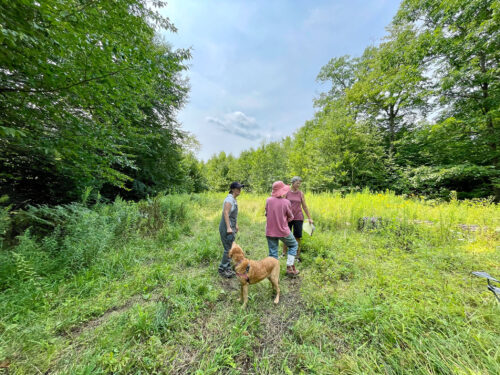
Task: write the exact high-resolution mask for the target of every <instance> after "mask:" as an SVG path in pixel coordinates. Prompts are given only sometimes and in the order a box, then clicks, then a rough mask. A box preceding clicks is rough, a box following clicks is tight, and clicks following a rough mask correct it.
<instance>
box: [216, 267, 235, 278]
mask: <svg viewBox="0 0 500 375" xmlns="http://www.w3.org/2000/svg"><path fill="white" fill-rule="evenodd" d="M219 275H220V276H221V277H224V278H226V279H230V278H231V277H234V276H235V275H236V273H235V272H234V271H233V270H232V269H227V270H223V271H219Z"/></svg>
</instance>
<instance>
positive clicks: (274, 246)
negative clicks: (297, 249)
mask: <svg viewBox="0 0 500 375" xmlns="http://www.w3.org/2000/svg"><path fill="white" fill-rule="evenodd" d="M266 238H267V246H268V247H269V256H270V257H273V258H276V259H278V247H279V239H278V238H277V237H268V236H266Z"/></svg>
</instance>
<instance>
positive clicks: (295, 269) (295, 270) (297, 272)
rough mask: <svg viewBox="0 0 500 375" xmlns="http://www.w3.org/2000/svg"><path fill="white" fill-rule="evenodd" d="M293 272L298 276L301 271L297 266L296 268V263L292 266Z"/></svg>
mask: <svg viewBox="0 0 500 375" xmlns="http://www.w3.org/2000/svg"><path fill="white" fill-rule="evenodd" d="M292 269H293V272H294V273H295V276H297V275H298V274H299V273H300V272H299V270H298V269H297V268H295V264H294V265H293V266H292Z"/></svg>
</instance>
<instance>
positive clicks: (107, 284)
mask: <svg viewBox="0 0 500 375" xmlns="http://www.w3.org/2000/svg"><path fill="white" fill-rule="evenodd" d="M223 198H224V194H214V193H212V194H193V195H182V194H179V195H158V196H157V197H155V198H151V199H149V200H143V201H140V202H138V203H134V202H127V201H123V200H120V199H117V200H116V201H115V202H114V203H111V204H104V203H96V204H88V203H73V204H69V205H63V206H56V207H54V208H48V207H45V206H41V207H38V208H31V209H29V210H27V211H20V212H17V213H16V214H15V215H13V217H12V218H9V217H7V216H6V214H3V216H2V217H1V218H0V219H1V220H0V222H1V223H2V225H3V227H2V228H3V229H5V228H14V229H15V231H16V232H15V233H14V234H16V238H15V239H10V240H9V239H8V238H5V240H4V243H3V247H4V249H3V250H2V251H1V252H0V365H1V367H2V368H0V374H9V375H10V374H221V373H222V374H498V373H500V334H499V333H500V304H499V303H498V302H497V301H496V300H495V298H494V296H493V294H492V293H491V292H489V291H488V290H487V289H486V281H485V280H484V279H480V278H477V277H474V276H472V275H471V271H487V272H489V273H490V274H491V275H492V276H494V277H496V278H500V209H499V207H498V206H497V205H495V204H493V203H491V202H490V201H488V200H476V201H457V200H454V199H452V200H451V201H450V202H441V201H434V200H428V199H427V200H426V199H423V198H419V197H412V198H404V197H401V196H397V195H394V194H392V193H390V192H387V193H382V194H373V193H369V192H367V191H365V192H360V193H352V194H346V195H339V194H327V193H324V194H306V199H307V203H308V205H309V207H310V209H311V213H312V216H313V219H314V220H315V224H316V226H317V229H316V232H315V233H314V234H313V236H312V237H309V236H308V235H307V234H304V239H303V244H302V245H303V253H302V258H303V261H302V263H299V265H298V268H299V270H300V271H301V274H300V275H299V277H298V278H295V279H289V278H287V277H286V276H285V272H284V268H285V267H284V265H285V261H284V259H281V260H280V262H281V265H282V271H281V274H282V277H281V280H280V286H281V289H282V298H281V300H280V303H279V305H277V306H274V305H273V303H272V289H271V286H270V283H269V282H268V281H267V280H265V281H263V282H262V283H259V284H257V285H252V286H251V287H250V288H249V296H250V300H249V306H248V308H247V309H246V310H242V309H241V307H240V303H239V302H238V296H239V283H238V281H237V280H235V279H230V280H225V279H221V278H220V277H219V276H218V274H217V266H218V262H219V261H220V257H221V254H222V246H221V243H220V239H219V233H218V223H219V220H220V215H221V207H222V200H223ZM265 198H266V196H264V195H252V194H248V193H245V192H244V193H243V194H242V195H241V196H240V197H239V198H238V201H239V212H240V213H239V226H240V233H239V234H238V236H237V242H238V243H239V244H240V245H241V247H242V248H243V250H244V251H245V252H246V255H247V256H248V257H249V258H251V259H260V258H263V257H265V256H267V252H268V250H267V242H266V238H265V234H264V233H265V216H264V203H265ZM363 218H365V219H363ZM2 228H0V229H2ZM3 229H2V231H0V233H4V232H5V230H3ZM12 230H13V229H11V231H12Z"/></svg>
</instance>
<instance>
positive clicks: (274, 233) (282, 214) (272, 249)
mask: <svg viewBox="0 0 500 375" xmlns="http://www.w3.org/2000/svg"><path fill="white" fill-rule="evenodd" d="M289 191H290V186H288V185H285V184H284V183H283V181H276V182H275V183H274V184H273V190H272V193H271V197H269V198H267V200H266V218H267V220H266V237H267V245H268V247H269V256H270V257H273V258H276V259H278V246H279V241H280V240H281V241H283V243H284V244H285V245H286V246H287V247H288V257H287V260H286V274H287V275H288V276H296V275H298V274H299V271H298V270H297V269H296V268H295V255H296V254H297V248H298V244H297V241H296V240H295V237H294V236H293V234H292V232H291V231H290V228H289V227H288V222H289V221H292V220H293V213H292V205H291V203H290V201H289V200H288V199H285V196H286V194H287V193H288V192H289Z"/></svg>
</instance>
